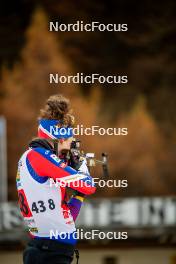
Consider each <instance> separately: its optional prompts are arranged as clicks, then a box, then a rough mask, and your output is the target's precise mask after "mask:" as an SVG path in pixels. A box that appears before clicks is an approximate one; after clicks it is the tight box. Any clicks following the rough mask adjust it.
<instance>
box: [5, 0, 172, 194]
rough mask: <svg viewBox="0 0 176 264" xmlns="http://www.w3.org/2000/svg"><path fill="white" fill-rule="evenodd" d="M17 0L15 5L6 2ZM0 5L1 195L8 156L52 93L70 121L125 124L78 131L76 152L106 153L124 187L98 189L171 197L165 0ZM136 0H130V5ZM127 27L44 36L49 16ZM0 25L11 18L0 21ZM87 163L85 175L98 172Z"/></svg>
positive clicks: (12, 168)
mask: <svg viewBox="0 0 176 264" xmlns="http://www.w3.org/2000/svg"><path fill="white" fill-rule="evenodd" d="M15 4H16V5H15ZM15 4H14V3H12V6H9V9H8V10H6V12H7V13H6V12H4V13H3V12H2V10H1V12H2V13H1V16H0V17H1V26H0V34H1V44H0V47H2V48H1V49H0V63H1V73H0V74H1V79H0V114H1V115H4V116H5V117H6V118H7V125H8V175H9V199H15V198H16V193H15V175H16V168H17V161H18V159H19V157H20V155H21V154H22V153H23V151H24V150H25V149H26V147H27V143H28V142H29V140H30V139H31V138H32V137H33V136H35V135H36V131H37V115H38V113H39V109H40V108H41V107H42V105H43V103H44V101H45V100H46V99H47V97H48V96H49V95H51V94H56V93H62V94H64V95H65V96H68V97H69V98H70V100H71V103H72V107H73V110H74V113H75V116H76V119H77V123H81V124H84V126H85V127H86V126H88V127H90V126H92V125H99V126H101V127H109V126H110V127H127V128H128V136H87V137H85V136H84V137H81V140H82V142H83V143H82V145H83V148H84V149H85V150H86V151H89V152H95V153H96V154H97V156H100V155H101V152H107V153H108V154H109V167H110V174H111V177H112V178H116V179H127V180H128V183H129V187H128V188H127V189H118V188H117V189H112V190H111V189H110V190H106V189H102V190H101V189H99V190H98V192H97V195H100V196H101V195H102V194H103V195H105V193H106V195H107V196H144V195H145V196H149V195H175V193H176V191H175V183H176V179H175V154H176V136H175V132H176V115H175V109H176V107H175V105H176V91H175V85H176V76H175V69H176V60H175V59H176V58H175V57H176V51H175V44H174V41H175V40H176V23H175V14H174V7H175V5H176V4H175V2H174V1H168V2H163V3H160V4H159V5H158V4H157V2H153V1H144V2H142V3H139V2H137V1H133V2H130V1H126V2H125V3H124V1H108V3H107V2H105V1H101V2H99V1H96V2H94V1H84V3H83V2H81V1H77V2H76V3H74V2H73V1H67V2H65V1H56V0H53V1H51V0H50V1H49V0H43V1H42V2H40V1H28V0H26V1H22V0H21V1H17V2H16V3H15ZM135 4H136V5H135ZM50 19H52V20H59V21H61V22H63V23H73V22H76V21H77V20H84V21H85V22H90V21H100V22H104V23H109V22H111V23H128V28H129V30H128V32H126V33H111V32H109V33H102V32H96V33H90V32H88V33H85V32H80V33H79V32H76V33H75V32H74V33H73V32H69V33H51V32H49V31H48V20H50ZM5 22H7V23H8V22H10V24H8V25H6V27H5ZM51 72H58V73H60V74H65V75H71V74H74V73H76V72H84V73H85V74H87V73H102V74H104V75H108V74H116V75H128V80H129V82H128V84H127V85H122V86H120V85H118V86H113V85H108V86H107V85H92V86H90V85H89V86H88V85H77V84H75V85H66V84H59V85H54V84H49V73H51ZM100 174H101V171H100V168H96V170H95V171H94V175H95V176H97V175H100Z"/></svg>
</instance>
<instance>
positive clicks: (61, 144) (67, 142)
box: [58, 137, 73, 153]
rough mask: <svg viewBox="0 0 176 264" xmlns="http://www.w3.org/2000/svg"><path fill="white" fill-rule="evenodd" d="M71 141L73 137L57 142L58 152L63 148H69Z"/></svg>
mask: <svg viewBox="0 0 176 264" xmlns="http://www.w3.org/2000/svg"><path fill="white" fill-rule="evenodd" d="M72 141H73V137H70V138H67V139H65V140H61V141H60V142H59V144H58V153H60V152H61V151H62V150H63V149H65V150H70V148H71V143H72Z"/></svg>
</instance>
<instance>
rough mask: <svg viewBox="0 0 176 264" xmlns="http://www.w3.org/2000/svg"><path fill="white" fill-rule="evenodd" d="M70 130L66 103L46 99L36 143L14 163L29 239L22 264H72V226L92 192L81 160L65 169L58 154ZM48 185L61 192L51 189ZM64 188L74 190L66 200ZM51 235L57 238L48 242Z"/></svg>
mask: <svg viewBox="0 0 176 264" xmlns="http://www.w3.org/2000/svg"><path fill="white" fill-rule="evenodd" d="M73 125H74V117H73V116H72V115H71V114H70V103H69V100H68V99H66V98H65V97H63V96H62V95H54V96H51V97H50V98H49V99H48V100H47V101H46V105H45V106H44V108H43V109H42V110H41V111H40V116H39V127H38V138H35V139H34V140H32V141H31V142H30V144H29V148H28V149H27V150H26V151H25V153H24V154H23V155H22V157H21V158H20V160H19V163H18V173H17V190H18V197H19V206H20V210H21V213H22V215H23V217H24V221H25V223H26V225H27V226H28V229H29V234H30V237H31V240H30V241H29V243H28V246H27V248H26V249H25V251H24V254H23V261H24V263H25V264H31V263H32V264H39V263H40V264H47V263H50V264H51V263H52V264H54V263H57V264H59V263H62V264H69V263H71V262H72V260H73V256H74V250H75V244H76V239H75V238H74V232H75V231H76V228H75V221H76V218H77V216H78V214H79V211H80V209H81V205H82V202H83V200H84V197H85V196H87V195H90V194H93V193H94V192H95V190H96V188H95V186H94V183H93V180H92V177H91V176H90V175H89V170H88V167H87V164H86V158H81V160H80V159H76V160H75V159H74V157H72V159H71V164H70V166H68V162H67V161H66V160H65V157H64V153H66V152H68V151H69V150H70V148H71V146H72V141H73V133H72V128H73ZM54 127H57V133H55V131H56V130H55V129H53V128H54ZM63 130H64V131H65V133H63ZM61 132H62V133H61ZM71 166H72V167H71ZM51 179H52V180H54V181H57V182H58V181H60V182H64V183H65V186H63V184H61V185H60V186H58V185H57V186H56V185H54V184H53V185H52V186H51V185H50V180H51ZM75 182H77V184H74V183H75ZM67 186H69V188H71V189H72V190H74V194H73V196H72V197H71V199H70V200H68V199H67V195H66V188H67ZM51 230H52V231H57V233H58V236H57V237H56V236H51ZM63 233H64V236H62V235H61V234H63ZM77 253H78V252H77ZM77 258H78V254H77Z"/></svg>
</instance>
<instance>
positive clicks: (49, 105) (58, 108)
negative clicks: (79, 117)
mask: <svg viewBox="0 0 176 264" xmlns="http://www.w3.org/2000/svg"><path fill="white" fill-rule="evenodd" d="M71 112H72V111H71V109H70V101H69V99H67V98H65V97H64V96H63V95H61V94H56V95H52V96H50V97H49V98H48V99H47V101H46V104H45V106H44V108H42V109H41V110H40V115H39V119H55V120H59V121H60V122H61V124H62V125H63V126H73V125H74V121H75V118H74V116H73V115H72V114H71Z"/></svg>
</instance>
